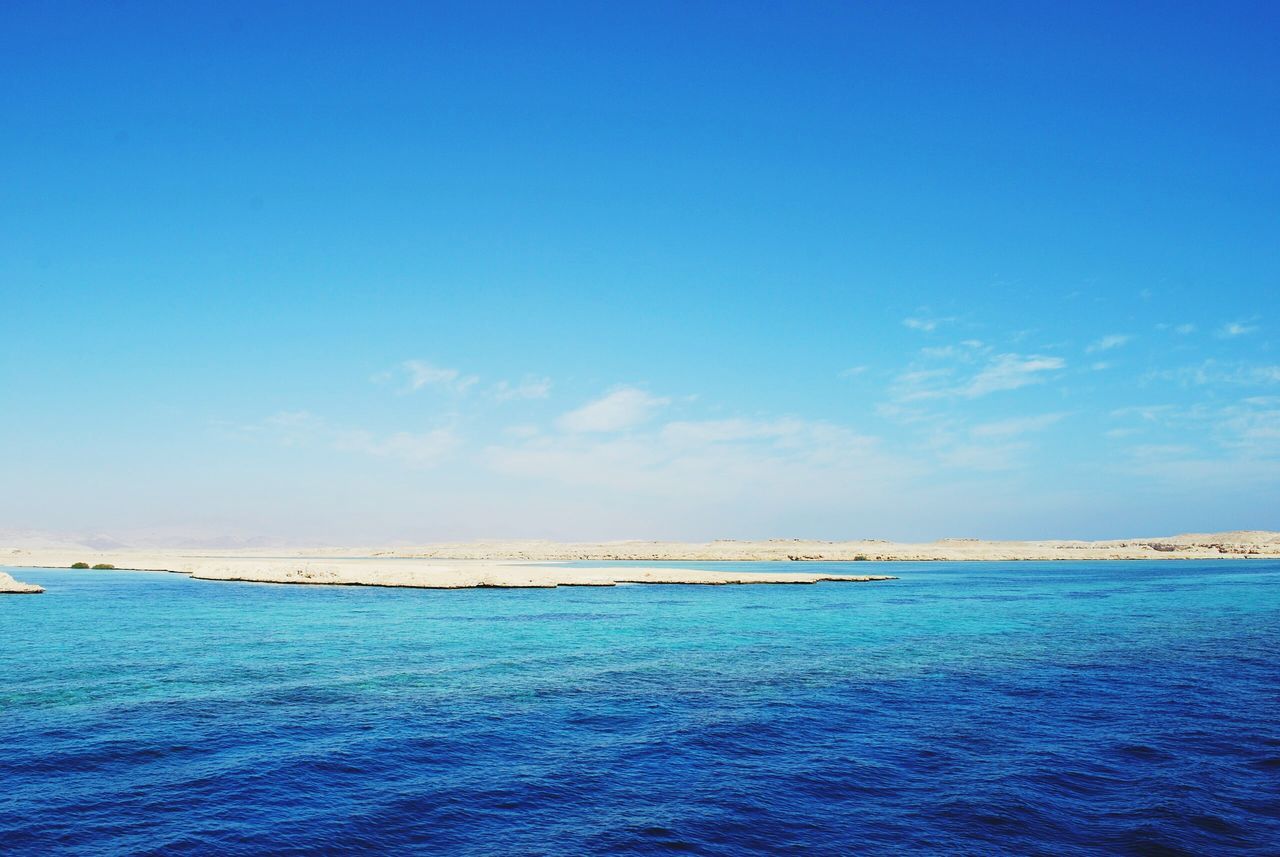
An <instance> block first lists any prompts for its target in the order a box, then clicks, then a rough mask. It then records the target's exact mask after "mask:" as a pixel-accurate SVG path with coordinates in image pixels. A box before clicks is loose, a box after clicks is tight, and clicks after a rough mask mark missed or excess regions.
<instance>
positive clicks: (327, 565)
mask: <svg viewBox="0 0 1280 857" xmlns="http://www.w3.org/2000/svg"><path fill="white" fill-rule="evenodd" d="M81 555H83V552H81V554H77V555H76V556H81ZM91 560H92V563H91V564H95V565H96V564H104V565H110V566H112V567H113V568H114V569H118V570H122V571H124V570H128V571H152V572H175V573H179V574H186V575H188V576H190V577H192V578H194V579H196V580H221V581H241V582H248V583H281V584H304V585H307V584H310V585H328V586H383V587H402V588H413V589H477V588H498V589H528V588H537V589H546V588H553V587H557V586H617V585H618V584H626V583H639V584H696V585H704V586H724V585H731V584H746V585H759V584H813V583H819V582H823V581H829V582H845V583H865V582H869V581H874V580H891V579H893V578H892V577H890V576H888V575H870V574H868V575H863V574H826V573H795V572H779V573H760V572H751V571H706V570H700V569H686V568H650V567H644V568H639V567H635V566H623V565H615V566H613V567H607V566H601V567H595V568H591V567H586V568H567V567H564V566H560V565H553V564H549V563H548V564H523V563H517V562H485V561H480V562H477V561H467V560H454V561H449V562H439V561H434V560H414V559H409V560H403V559H382V560H378V559H342V558H335V559H304V558H297V559H288V558H271V559H264V558H245V557H198V556H186V555H179V554H159V553H138V552H130V553H122V552H119V551H116V552H112V553H100V554H94V555H93V556H92V557H91ZM0 561H2V562H3V563H4V564H5V565H8V566H11V567H12V566H26V567H38V568H69V567H71V565H72V564H73V563H75V562H87V561H86V560H83V559H70V556H69V555H67V554H64V553H62V552H49V551H32V552H29V553H27V552H14V551H9V552H7V553H6V554H5V555H4V559H3V560H0ZM14 591H20V590H14ZM21 591H34V590H21Z"/></svg>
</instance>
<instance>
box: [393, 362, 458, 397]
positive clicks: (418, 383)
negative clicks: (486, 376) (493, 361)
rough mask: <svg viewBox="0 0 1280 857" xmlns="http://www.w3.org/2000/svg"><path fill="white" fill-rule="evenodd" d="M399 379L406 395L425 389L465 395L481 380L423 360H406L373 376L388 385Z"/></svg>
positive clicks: (402, 390)
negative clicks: (429, 388) (434, 388)
mask: <svg viewBox="0 0 1280 857" xmlns="http://www.w3.org/2000/svg"><path fill="white" fill-rule="evenodd" d="M397 378H399V379H400V380H401V392H404V393H413V392H416V391H418V390H421V389H423V388H424V387H438V388H440V389H443V390H448V391H449V392H451V393H465V392H466V391H467V390H468V389H469V388H471V387H472V386H474V385H475V383H476V382H477V381H479V380H480V379H479V378H478V377H476V376H475V375H464V374H462V372H460V371H459V370H457V369H449V368H445V367H441V366H434V365H432V364H430V363H427V362H425V361H422V360H405V361H404V362H403V363H401V364H400V365H399V366H397V367H396V368H395V369H392V370H389V371H386V372H379V373H378V374H377V375H374V376H373V380H374V381H375V382H377V383H379V384H386V383H388V382H390V381H394V380H396V379H397Z"/></svg>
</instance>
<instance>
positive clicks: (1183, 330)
mask: <svg viewBox="0 0 1280 857" xmlns="http://www.w3.org/2000/svg"><path fill="white" fill-rule="evenodd" d="M1173 332H1174V333H1180V334H1182V335H1183V336H1186V335H1187V334H1189V333H1195V332H1196V326H1195V325H1194V324H1180V325H1178V326H1177V327H1175V328H1174V329H1173Z"/></svg>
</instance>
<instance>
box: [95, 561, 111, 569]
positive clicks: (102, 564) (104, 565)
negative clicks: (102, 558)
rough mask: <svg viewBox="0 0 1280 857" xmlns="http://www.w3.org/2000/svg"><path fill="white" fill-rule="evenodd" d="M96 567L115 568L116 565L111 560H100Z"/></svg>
mask: <svg viewBox="0 0 1280 857" xmlns="http://www.w3.org/2000/svg"><path fill="white" fill-rule="evenodd" d="M94 568H115V566H114V565H112V564H111V563H109V562H100V563H98V564H97V565H95V566H94Z"/></svg>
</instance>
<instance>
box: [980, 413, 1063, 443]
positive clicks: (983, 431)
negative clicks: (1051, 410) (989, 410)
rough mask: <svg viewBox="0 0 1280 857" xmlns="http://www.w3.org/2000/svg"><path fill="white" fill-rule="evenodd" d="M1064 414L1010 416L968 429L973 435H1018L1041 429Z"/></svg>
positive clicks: (988, 436)
mask: <svg viewBox="0 0 1280 857" xmlns="http://www.w3.org/2000/svg"><path fill="white" fill-rule="evenodd" d="M1064 416H1065V414H1039V415H1036V416H1030V417H1011V418H1009V419H1004V420H995V421H993V422H988V423H981V424H979V425H976V426H974V427H973V428H972V429H970V431H969V433H970V434H972V435H973V436H974V437H986V438H999V437H1020V436H1022V435H1025V434H1030V433H1032V432H1037V431H1043V430H1044V429H1047V428H1048V427H1049V426H1051V425H1053V424H1054V423H1056V422H1058V421H1059V420H1061V419H1062V418H1063V417H1064Z"/></svg>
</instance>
